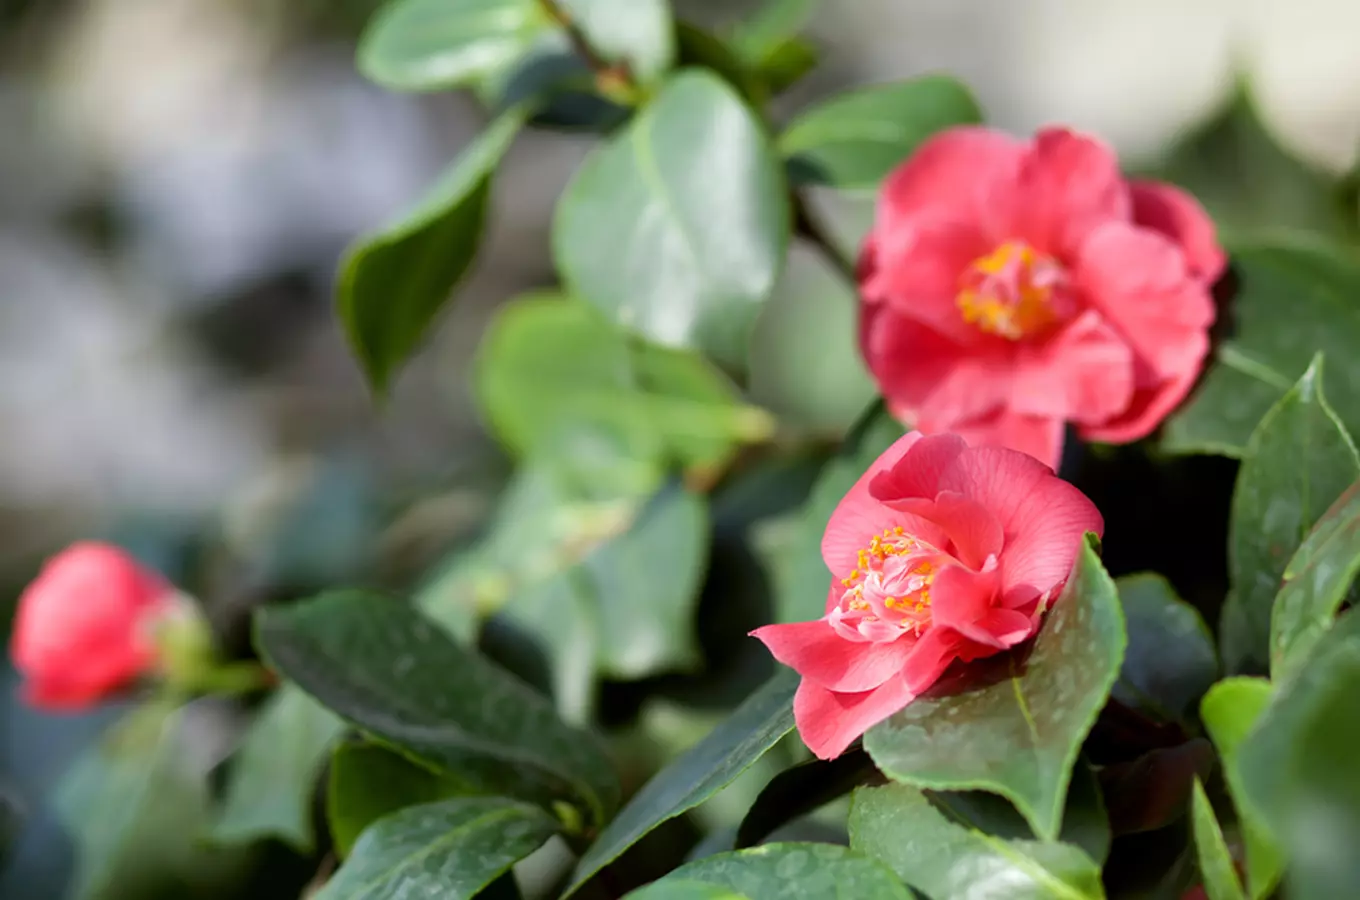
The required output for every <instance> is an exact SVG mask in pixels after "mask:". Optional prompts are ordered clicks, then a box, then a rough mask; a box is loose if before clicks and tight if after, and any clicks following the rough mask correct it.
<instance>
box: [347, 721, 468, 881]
mask: <svg viewBox="0 0 1360 900" xmlns="http://www.w3.org/2000/svg"><path fill="white" fill-rule="evenodd" d="M471 793H475V792H474V791H473V790H472V789H471V788H470V787H469V786H468V785H466V784H464V783H463V782H461V781H459V780H458V779H457V778H455V777H453V776H452V775H449V774H447V773H441V772H436V771H434V770H433V769H427V768H425V767H424V766H420V765H417V764H416V763H414V762H412V761H410V760H408V759H406V758H405V757H403V756H401V755H400V754H399V753H396V752H394V751H392V750H388V749H387V748H385V747H383V746H381V745H379V744H370V743H366V742H360V741H350V742H348V743H345V744H341V745H340V746H338V747H336V748H335V754H334V756H332V758H331V771H330V784H329V785H328V786H327V789H326V819H327V822H328V824H329V825H330V830H331V840H333V841H334V842H335V850H336V853H338V854H339V855H340V857H341V858H342V859H343V858H344V857H346V856H349V853H350V848H352V847H353V846H354V842H355V841H357V840H358V839H359V835H360V834H361V833H362V832H363V830H364V829H365V828H367V827H368V826H369V825H371V824H372V823H373V822H376V821H377V820H378V819H381V818H382V817H383V816H386V815H388V814H389V813H394V812H396V811H397V810H399V809H404V808H405V807H408V806H415V805H417V804H420V803H431V802H433V801H435V800H445V799H447V798H449V797H457V796H462V795H466V794H471Z"/></svg>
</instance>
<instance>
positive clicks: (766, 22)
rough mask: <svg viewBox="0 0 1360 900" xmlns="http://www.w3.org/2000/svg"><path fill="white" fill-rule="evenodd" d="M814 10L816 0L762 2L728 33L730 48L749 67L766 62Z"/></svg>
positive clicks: (805, 21) (804, 23) (810, 16)
mask: <svg viewBox="0 0 1360 900" xmlns="http://www.w3.org/2000/svg"><path fill="white" fill-rule="evenodd" d="M816 8H817V0H764V2H762V3H761V4H760V8H759V9H757V10H756V11H755V12H754V13H752V14H751V16H750V18H748V19H746V20H745V21H743V22H741V23H739V24H738V25H737V26H736V28H734V29H733V31H732V41H731V43H732V49H733V50H735V51H736V52H737V53H738V54H739V55H740V56H741V57H742V58H743V59H745V60H747V61H748V62H750V63H751V64H753V65H759V64H761V63H763V62H765V61H767V60H769V59H770V57H772V56H773V55H774V54H775V53H777V52H778V51H779V49H780V48H781V47H784V46H786V45H787V44H788V42H789V41H790V40H791V39H792V38H795V37H797V36H798V33H799V32H800V31H802V30H803V28H804V27H806V26H807V24H808V21H809V20H810V19H811V18H812V14H813V12H814V11H815V10H816Z"/></svg>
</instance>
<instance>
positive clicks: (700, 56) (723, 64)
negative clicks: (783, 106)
mask: <svg viewBox="0 0 1360 900" xmlns="http://www.w3.org/2000/svg"><path fill="white" fill-rule="evenodd" d="M675 38H676V46H677V48H678V49H679V54H680V59H679V63H680V65H682V66H686V67H692V68H696V69H711V70H712V71H713V72H714V73H716V74H717V75H719V76H720V77H722V79H723V80H724V81H726V82H727V83H728V84H730V85H732V87H734V88H736V90H737V93H739V94H740V95H741V97H742V99H744V100H745V101H746V102H747V103H749V104H751V106H752V107H754V108H756V109H760V108H761V107H762V106H763V105H764V104H765V103H766V102H768V100H769V92H768V91H767V90H766V89H765V86H764V85H763V84H761V82H760V81H759V79H757V78H756V75H755V72H754V70H753V67H752V66H751V65H750V64H749V63H748V62H747V61H746V60H745V59H743V58H742V57H740V56H738V55H737V54H736V52H735V51H734V50H733V48H732V47H731V46H729V45H728V42H727V41H724V40H723V39H722V38H720V37H718V36H717V35H716V34H714V33H713V32H711V31H707V30H705V29H703V28H700V27H699V26H697V25H695V24H694V23H692V22H685V21H679V22H676V23H675Z"/></svg>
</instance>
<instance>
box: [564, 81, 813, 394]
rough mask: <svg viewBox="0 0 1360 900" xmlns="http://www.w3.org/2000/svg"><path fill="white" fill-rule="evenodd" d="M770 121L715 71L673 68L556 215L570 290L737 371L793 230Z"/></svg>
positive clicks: (593, 158)
mask: <svg viewBox="0 0 1360 900" xmlns="http://www.w3.org/2000/svg"><path fill="white" fill-rule="evenodd" d="M789 227H790V224H789V209H788V198H787V196H786V193H785V188H784V179H783V173H782V172H781V171H780V168H779V165H778V163H777V162H776V160H775V158H774V155H773V153H772V151H771V149H770V147H769V144H768V141H767V140H766V138H765V135H764V134H763V133H762V131H761V127H760V125H759V123H758V122H757V121H756V119H755V117H754V116H753V115H752V113H751V111H750V110H749V109H748V108H747V107H746V106H745V104H743V103H742V101H741V98H740V97H738V96H737V94H736V92H735V91H734V90H733V89H732V88H731V87H729V86H728V85H727V84H725V83H724V82H723V81H722V80H721V79H719V78H718V77H717V76H716V75H714V74H712V73H709V72H704V71H697V70H687V71H684V72H681V73H680V74H678V75H676V76H675V77H674V78H673V79H671V80H670V81H669V82H668V83H667V84H666V85H665V87H663V88H662V90H661V91H660V93H659V94H657V96H656V98H655V99H654V100H653V101H652V102H651V103H649V104H648V105H647V106H646V107H645V108H644V109H643V110H642V112H641V113H639V114H638V116H637V117H636V118H635V119H634V120H633V121H632V122H631V123H630V124H629V126H628V127H627V128H626V129H625V130H624V131H622V132H621V133H620V134H619V135H618V136H617V137H615V138H613V139H612V140H611V141H609V142H608V143H607V144H605V145H603V146H601V147H599V148H597V149H596V150H595V151H594V152H593V153H592V154H591V155H590V157H589V158H588V159H587V160H586V162H585V164H584V165H583V166H582V167H581V169H580V170H579V171H578V172H577V173H576V176H575V178H573V179H572V182H571V184H570V185H568V186H567V189H566V192H565V193H564V194H563V196H562V200H561V202H560V203H559V204H558V207H557V213H556V216H555V217H554V220H553V235H552V236H553V253H554V256H555V258H556V260H557V265H558V268H559V269H560V270H561V272H562V276H563V278H564V279H565V281H566V283H567V285H568V286H569V287H570V288H571V293H573V294H575V295H576V296H578V297H581V298H583V299H585V300H587V301H589V302H590V303H593V304H594V305H596V306H598V307H599V308H600V309H602V310H604V311H605V312H606V313H607V314H608V315H610V316H611V317H613V318H615V319H616V320H618V321H619V322H621V323H623V324H624V325H625V326H627V327H629V328H631V329H634V330H635V331H637V332H638V333H639V334H642V335H644V336H646V337H648V338H651V339H652V340H654V341H656V342H658V343H661V344H666V345H671V346H679V347H697V348H700V349H702V350H704V351H705V352H706V353H708V354H709V355H710V356H712V357H714V358H715V359H717V360H719V361H721V362H723V363H724V364H726V365H729V366H732V367H734V368H739V367H740V366H741V364H742V363H743V362H744V360H745V358H746V343H747V340H748V337H749V334H750V330H751V324H752V322H753V321H754V319H755V315H756V313H757V312H758V310H759V308H760V305H761V303H762V302H763V301H764V300H765V298H766V296H767V295H768V294H769V293H770V290H771V289H772V288H773V287H774V283H775V279H776V278H777V277H778V274H779V269H780V266H781V264H782V263H783V259H784V250H785V247H786V246H787V244H788V239H789Z"/></svg>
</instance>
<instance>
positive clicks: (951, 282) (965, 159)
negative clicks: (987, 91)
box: [859, 127, 1225, 468]
mask: <svg viewBox="0 0 1360 900" xmlns="http://www.w3.org/2000/svg"><path fill="white" fill-rule="evenodd" d="M1224 265H1225V257H1224V255H1223V251H1222V249H1221V248H1220V247H1219V245H1218V242H1217V239H1216V237H1215V234H1214V226H1213V223H1212V222H1211V221H1210V220H1209V218H1208V216H1207V215H1205V213H1204V210H1203V209H1201V208H1200V206H1199V204H1198V203H1196V202H1195V200H1194V199H1193V198H1192V197H1190V196H1189V195H1188V194H1185V193H1183V192H1182V191H1180V190H1178V189H1176V188H1174V187H1171V186H1169V185H1166V184H1158V183H1155V182H1144V181H1127V180H1125V179H1124V177H1123V176H1122V175H1121V174H1120V171H1119V164H1118V161H1117V160H1116V159H1115V156H1114V154H1113V153H1112V152H1111V151H1110V149H1109V148H1108V147H1106V146H1105V145H1104V144H1102V143H1099V142H1098V141H1096V140H1094V139H1092V138H1089V137H1085V136H1083V135H1080V134H1076V133H1074V132H1071V131H1067V130H1063V129H1046V130H1044V131H1040V132H1039V133H1038V135H1037V136H1036V137H1035V138H1034V139H1033V140H1032V141H1029V142H1025V141H1021V140H1018V139H1016V138H1013V137H1011V136H1009V135H1007V134H1004V133H1001V132H998V131H993V130H990V129H987V128H977V127H966V128H955V129H951V130H949V131H945V132H942V133H941V134H939V135H937V136H935V137H934V138H932V139H930V140H929V141H927V142H926V143H925V144H924V145H922V147H921V148H920V149H919V150H918V151H917V152H916V154H915V155H914V156H912V157H911V158H910V159H908V160H907V161H906V162H905V163H903V164H902V165H901V166H900V167H899V168H898V169H897V170H896V171H894V172H893V173H892V174H891V175H890V176H889V177H888V179H887V180H886V181H885V182H884V185H883V190H882V193H881V194H880V196H879V201H878V210H877V215H876V218H875V222H874V225H873V228H872V230H871V231H870V233H869V236H868V238H867V239H866V241H865V244H864V248H863V252H862V253H861V256H860V261H859V289H860V296H861V299H862V301H863V302H862V304H861V308H860V345H861V348H862V350H863V353H864V357H865V359H866V361H867V362H868V366H869V369H870V371H871V372H872V373H873V375H874V378H875V379H876V380H877V382H878V384H879V387H880V389H881V390H882V393H883V394H884V396H885V397H886V398H887V401H888V404H889V408H890V409H891V410H892V412H893V414H894V415H896V416H898V417H899V418H901V419H903V420H904V421H908V422H911V423H912V424H913V425H914V427H916V428H918V429H920V430H921V431H923V432H925V433H927V434H933V433H937V432H944V431H950V432H955V433H958V434H962V435H963V436H965V437H966V438H968V440H970V441H972V442H973V443H997V444H1001V445H1003V446H1007V447H1012V448H1014V449H1017V450H1021V451H1023V452H1025V453H1028V454H1030V455H1031V456H1034V457H1036V458H1038V459H1039V460H1041V461H1043V462H1046V463H1048V464H1049V465H1051V466H1053V467H1054V468H1056V467H1057V464H1058V460H1059V458H1060V456H1061V453H1062V435H1063V425H1064V423H1065V422H1073V423H1075V424H1076V426H1077V428H1078V429H1079V433H1080V434H1081V435H1082V437H1084V438H1086V439H1088V440H1093V441H1108V442H1112V443H1123V442H1127V441H1132V440H1136V439H1137V438H1140V437H1143V436H1145V435H1147V434H1148V433H1149V432H1150V431H1152V429H1154V428H1155V427H1156V426H1157V425H1158V423H1160V422H1161V420H1162V419H1163V418H1165V417H1166V415H1167V414H1168V413H1169V412H1170V411H1171V410H1172V409H1174V408H1175V407H1176V405H1177V404H1178V403H1180V401H1181V400H1182V399H1184V397H1185V395H1186V393H1187V392H1188V391H1189V390H1190V388H1191V387H1192V386H1193V385H1194V382H1195V378H1196V377H1197V375H1198V374H1199V371H1200V368H1201V366H1202V364H1203V362H1204V357H1205V354H1206V353H1207V351H1208V347H1209V337H1208V332H1209V327H1210V325H1212V324H1213V320H1214V305H1213V301H1212V298H1211V297H1210V287H1211V286H1212V284H1213V283H1214V281H1215V280H1216V279H1217V278H1218V276H1219V275H1220V274H1221V273H1222V271H1223V267H1224Z"/></svg>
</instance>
